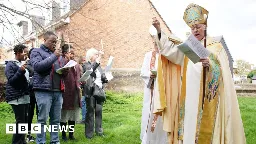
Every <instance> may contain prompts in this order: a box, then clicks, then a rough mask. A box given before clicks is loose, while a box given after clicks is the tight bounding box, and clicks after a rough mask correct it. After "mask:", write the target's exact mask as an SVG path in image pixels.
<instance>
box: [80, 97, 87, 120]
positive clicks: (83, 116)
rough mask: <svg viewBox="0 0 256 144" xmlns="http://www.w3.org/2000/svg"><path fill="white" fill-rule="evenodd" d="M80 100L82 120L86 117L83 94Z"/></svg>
mask: <svg viewBox="0 0 256 144" xmlns="http://www.w3.org/2000/svg"><path fill="white" fill-rule="evenodd" d="M81 102H82V121H85V117H86V101H85V96H82V98H81Z"/></svg>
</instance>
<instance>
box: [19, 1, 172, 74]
mask: <svg viewBox="0 0 256 144" xmlns="http://www.w3.org/2000/svg"><path fill="white" fill-rule="evenodd" d="M62 2H66V4H68V5H66V6H65V8H66V9H64V10H65V11H63V8H61V7H62V6H63V5H64V4H63V3H62ZM50 5H52V6H53V8H52V10H51V11H50V12H51V14H50V16H51V19H50V20H46V19H45V20H42V18H40V17H42V16H40V17H38V16H35V18H34V19H33V20H32V26H33V28H30V29H32V31H31V32H26V29H29V28H28V25H29V24H27V23H26V22H22V23H19V26H20V27H21V28H20V29H22V31H23V34H24V35H23V37H25V38H23V39H25V41H24V43H26V44H27V45H28V46H31V47H38V46H39V44H40V43H42V40H43V39H42V33H43V30H42V27H43V29H44V31H45V30H54V31H55V32H56V33H58V32H63V33H64V37H65V40H69V42H70V43H72V45H73V47H74V48H75V50H76V54H77V55H78V56H80V55H85V53H86V50H87V49H89V48H91V47H94V48H97V49H101V40H102V41H103V46H104V52H105V54H104V56H103V65H105V64H106V61H107V60H108V58H109V56H110V55H111V56H114V57H115V59H114V63H113V68H122V69H123V68H125V69H127V68H129V69H137V70H139V69H140V67H141V65H142V62H143V58H144V54H145V53H146V52H147V51H149V50H150V49H152V48H153V44H152V40H151V37H150V34H149V27H150V26H151V23H152V17H157V18H158V19H159V20H160V23H161V27H162V28H163V30H164V31H165V32H166V33H167V34H170V33H171V31H170V29H169V28H168V26H167V25H166V23H165V22H164V21H163V19H162V18H161V16H160V15H159V13H158V12H157V10H156V9H155V7H154V6H153V4H152V2H151V1H150V0H111V1H109V0H74V1H73V0H70V1H69V0H65V1H64V0H62V1H60V2H57V1H55V2H51V3H50ZM38 24H40V26H38ZM30 25H31V24H30Z"/></svg>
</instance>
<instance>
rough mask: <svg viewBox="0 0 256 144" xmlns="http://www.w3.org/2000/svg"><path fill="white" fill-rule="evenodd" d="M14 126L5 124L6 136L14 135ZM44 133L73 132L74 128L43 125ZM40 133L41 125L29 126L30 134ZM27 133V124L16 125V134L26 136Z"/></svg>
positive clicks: (71, 126) (70, 126)
mask: <svg viewBox="0 0 256 144" xmlns="http://www.w3.org/2000/svg"><path fill="white" fill-rule="evenodd" d="M16 127H17V125H16V124H6V134H15V133H16ZM43 128H44V129H43V131H44V132H63V131H64V132H74V131H75V129H74V126H73V125H69V126H58V125H49V126H47V125H44V127H43ZM41 131H42V127H41V124H31V134H40V133H41ZM27 133H28V124H26V123H21V124H18V134H27Z"/></svg>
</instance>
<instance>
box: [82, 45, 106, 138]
mask: <svg viewBox="0 0 256 144" xmlns="http://www.w3.org/2000/svg"><path fill="white" fill-rule="evenodd" d="M99 54H100V52H99V51H98V50H96V49H95V48H91V49H89V50H88V51H87V52H86V62H85V63H84V64H83V71H84V72H86V71H88V70H91V69H92V70H93V72H92V73H91V75H90V77H89V79H88V80H87V81H86V83H85V84H84V94H83V95H84V96H85V97H86V109H87V113H86V119H85V125H86V127H85V135H86V138H89V139H91V138H92V137H93V131H94V116H95V132H96V134H97V135H98V136H103V129H102V105H103V102H104V101H105V99H104V98H105V95H104V94H105V93H104V90H103V89H104V83H107V82H108V80H107V78H106V76H105V74H104V73H103V70H102V68H101V66H100V59H101V56H100V55H99Z"/></svg>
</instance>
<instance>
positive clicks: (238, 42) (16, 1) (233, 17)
mask: <svg viewBox="0 0 256 144" xmlns="http://www.w3.org/2000/svg"><path fill="white" fill-rule="evenodd" d="M30 1H31V0H30ZM35 1H37V2H38V1H40V2H41V3H42V0H33V2H35ZM43 1H48V0H43ZM152 1H153V3H154V5H155V6H156V8H157V9H158V11H159V12H160V14H161V15H162V16H163V18H164V20H165V21H166V22H167V24H168V25H169V27H170V28H171V30H172V32H174V34H175V35H177V36H178V37H180V38H181V39H183V40H184V39H185V37H186V36H185V34H186V32H188V31H190V30H189V27H188V26H187V25H186V24H185V22H184V21H183V13H184V10H185V8H186V7H187V5H188V4H190V3H196V4H199V5H200V6H202V7H204V8H206V9H207V10H208V11H209V18H208V34H209V35H210V36H220V35H223V36H224V39H225V41H226V44H227V46H228V48H229V50H230V52H231V54H232V56H233V58H234V59H235V60H236V59H244V60H246V61H248V62H250V63H252V64H255V65H256V37H255V34H256V0H212V1H208V0H152ZM0 3H4V4H6V5H8V6H10V7H12V8H14V7H15V8H16V9H18V10H20V11H24V10H25V9H24V6H22V5H23V3H22V2H21V0H0ZM0 13H2V11H0ZM31 13H37V12H35V11H31ZM38 13H39V12H38ZM40 13H41V14H42V12H40ZM1 15H2V14H1ZM13 22H14V23H16V22H17V21H15V19H13ZM7 32H8V30H5V33H4V35H5V38H6V39H7V40H11V39H13V36H12V35H11V34H8V33H7ZM2 34H3V33H2V29H1V26H0V37H1V35H2Z"/></svg>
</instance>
